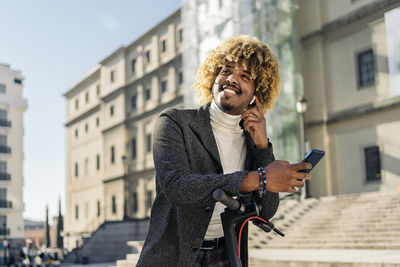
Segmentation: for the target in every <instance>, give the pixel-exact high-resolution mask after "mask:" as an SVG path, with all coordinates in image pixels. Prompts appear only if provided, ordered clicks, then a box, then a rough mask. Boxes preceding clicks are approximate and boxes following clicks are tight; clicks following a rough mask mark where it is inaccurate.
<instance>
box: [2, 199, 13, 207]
mask: <svg viewBox="0 0 400 267" xmlns="http://www.w3.org/2000/svg"><path fill="white" fill-rule="evenodd" d="M0 208H12V202H11V201H8V200H0Z"/></svg>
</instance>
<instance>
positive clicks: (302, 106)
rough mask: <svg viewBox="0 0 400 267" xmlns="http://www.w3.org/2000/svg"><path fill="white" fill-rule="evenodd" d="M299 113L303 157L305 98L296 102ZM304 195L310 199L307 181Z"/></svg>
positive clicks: (303, 154) (303, 191) (302, 97)
mask: <svg viewBox="0 0 400 267" xmlns="http://www.w3.org/2000/svg"><path fill="white" fill-rule="evenodd" d="M296 109H297V113H299V114H300V153H301V157H304V156H305V154H306V140H305V120H304V114H305V113H306V111H307V100H306V99H305V98H304V96H300V97H299V98H298V99H297V102H296ZM302 195H303V196H305V197H306V198H308V197H310V181H309V180H305V185H304V189H302Z"/></svg>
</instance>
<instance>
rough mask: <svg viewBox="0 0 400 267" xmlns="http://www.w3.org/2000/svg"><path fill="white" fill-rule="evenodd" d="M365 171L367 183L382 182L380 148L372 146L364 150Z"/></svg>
mask: <svg viewBox="0 0 400 267" xmlns="http://www.w3.org/2000/svg"><path fill="white" fill-rule="evenodd" d="M364 157H365V170H366V174H367V182H371V181H380V180H381V157H380V153H379V146H370V147H366V148H364Z"/></svg>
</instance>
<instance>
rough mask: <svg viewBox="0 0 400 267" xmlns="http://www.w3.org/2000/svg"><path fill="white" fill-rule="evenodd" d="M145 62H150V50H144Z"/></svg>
mask: <svg viewBox="0 0 400 267" xmlns="http://www.w3.org/2000/svg"><path fill="white" fill-rule="evenodd" d="M146 62H147V63H150V50H147V51H146Z"/></svg>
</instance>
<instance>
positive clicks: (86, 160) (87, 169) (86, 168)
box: [85, 158, 89, 175]
mask: <svg viewBox="0 0 400 267" xmlns="http://www.w3.org/2000/svg"><path fill="white" fill-rule="evenodd" d="M88 172H89V159H88V158H85V175H88Z"/></svg>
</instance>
